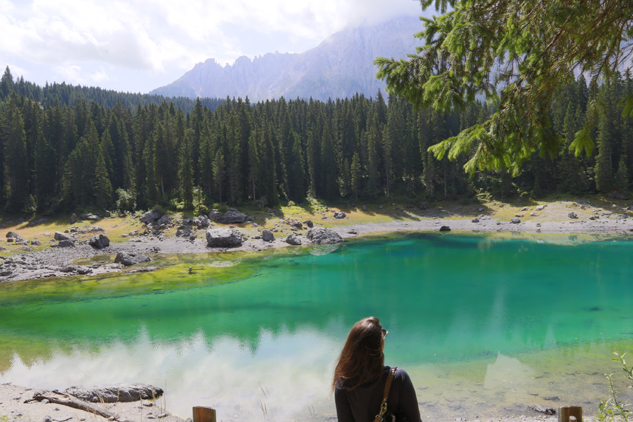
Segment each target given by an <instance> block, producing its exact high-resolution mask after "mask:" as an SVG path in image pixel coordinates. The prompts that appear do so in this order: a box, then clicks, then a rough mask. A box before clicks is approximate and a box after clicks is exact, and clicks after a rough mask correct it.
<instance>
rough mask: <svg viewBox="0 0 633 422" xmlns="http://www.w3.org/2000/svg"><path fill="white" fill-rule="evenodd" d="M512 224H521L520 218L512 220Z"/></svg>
mask: <svg viewBox="0 0 633 422" xmlns="http://www.w3.org/2000/svg"><path fill="white" fill-rule="evenodd" d="M510 222H511V223H512V224H519V223H520V222H521V220H519V218H518V217H514V218H513V219H512V220H510Z"/></svg>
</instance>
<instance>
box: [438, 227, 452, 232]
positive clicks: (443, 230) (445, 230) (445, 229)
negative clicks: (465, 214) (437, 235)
mask: <svg viewBox="0 0 633 422" xmlns="http://www.w3.org/2000/svg"><path fill="white" fill-rule="evenodd" d="M440 231H441V232H450V231H451V228H450V227H448V226H442V227H440Z"/></svg>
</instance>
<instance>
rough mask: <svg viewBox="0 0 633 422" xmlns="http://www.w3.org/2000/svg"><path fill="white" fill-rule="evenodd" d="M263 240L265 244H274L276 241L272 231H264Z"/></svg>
mask: <svg viewBox="0 0 633 422" xmlns="http://www.w3.org/2000/svg"><path fill="white" fill-rule="evenodd" d="M262 239H263V240H264V242H272V241H273V240H275V235H274V234H273V232H271V231H270V230H262Z"/></svg>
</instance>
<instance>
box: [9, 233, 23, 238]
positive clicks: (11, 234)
mask: <svg viewBox="0 0 633 422" xmlns="http://www.w3.org/2000/svg"><path fill="white" fill-rule="evenodd" d="M9 237H20V235H19V234H17V233H16V232H7V238H9Z"/></svg>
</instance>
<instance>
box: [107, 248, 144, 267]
mask: <svg viewBox="0 0 633 422" xmlns="http://www.w3.org/2000/svg"><path fill="white" fill-rule="evenodd" d="M151 260H152V258H150V257H149V256H145V255H141V254H140V253H135V252H119V253H118V254H116V258H114V263H115V264H123V265H125V266H126V267H128V266H130V265H136V264H140V263H141V262H150V261H151Z"/></svg>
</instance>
